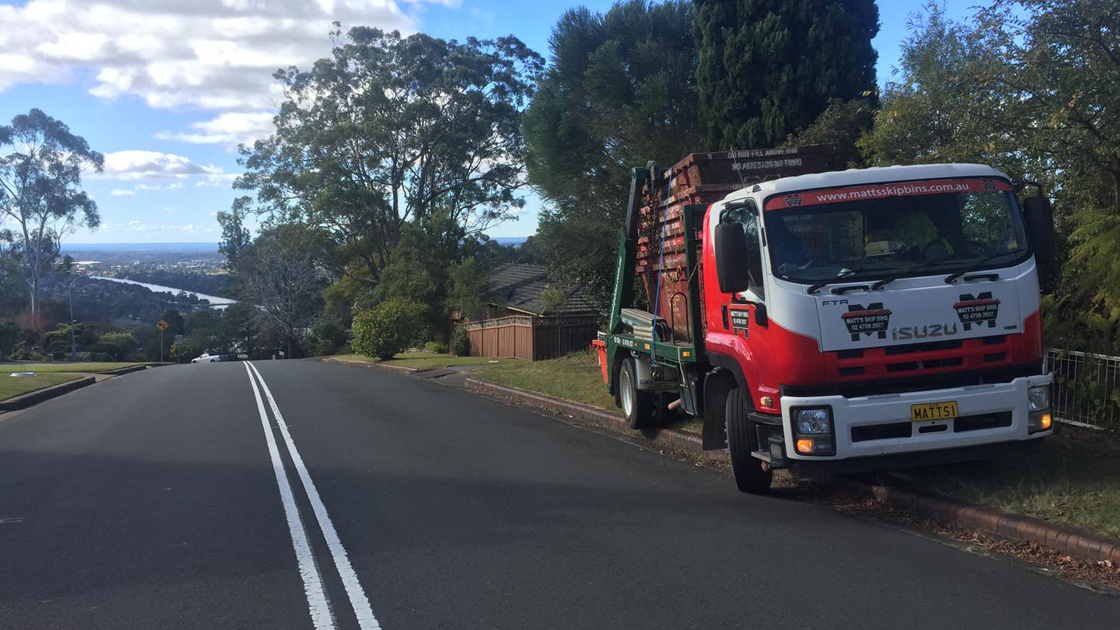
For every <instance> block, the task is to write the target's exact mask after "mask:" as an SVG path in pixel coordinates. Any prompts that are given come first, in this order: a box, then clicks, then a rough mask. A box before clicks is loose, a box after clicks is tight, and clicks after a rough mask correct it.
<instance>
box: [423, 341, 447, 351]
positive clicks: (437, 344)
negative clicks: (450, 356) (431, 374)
mask: <svg viewBox="0 0 1120 630" xmlns="http://www.w3.org/2000/svg"><path fill="white" fill-rule="evenodd" d="M424 352H431V353H433V354H447V344H445V343H443V342H442V341H429V342H428V343H425V344H424Z"/></svg>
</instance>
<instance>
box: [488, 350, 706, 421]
mask: <svg viewBox="0 0 1120 630" xmlns="http://www.w3.org/2000/svg"><path fill="white" fill-rule="evenodd" d="M471 376H474V377H475V378H477V379H479V380H482V381H489V382H491V383H497V384H499V385H509V386H510V387H517V388H519V389H524V390H528V391H532V392H538V393H541V394H547V395H549V396H555V397H556V398H563V399H565V400H571V401H573V402H578V403H583V404H585V405H591V406H592V407H598V408H600V409H605V410H607V411H613V412H616V413H622V412H621V411H620V410H619V409H618V407H617V406H615V404H614V396H611V395H610V394H608V393H607V389H606V387H605V386H604V385H603V373H602V372H601V371H600V370H599V361H598V358H597V357H596V356H595V354H594V353H592V352H591V351H590V350H585V351H582V352H573V353H571V354H569V355H567V356H564V357H561V358H559V359H551V360H548V361H534V362H532V363H515V364H505V365H487V366H484V367H481V368H479V369H477V370H475V371H473V372H471ZM678 417H679V418H680V419H679V420H677V421H675V422H672V423H670V424H668V425H666V426H667V427H669V428H674V429H681V430H683V431H689V432H692V433H700V431H701V429H702V428H703V426H704V423H703V421H702V420H700V419H699V418H693V417H691V416H687V415H685V414H683V413H682V414H679V416H678Z"/></svg>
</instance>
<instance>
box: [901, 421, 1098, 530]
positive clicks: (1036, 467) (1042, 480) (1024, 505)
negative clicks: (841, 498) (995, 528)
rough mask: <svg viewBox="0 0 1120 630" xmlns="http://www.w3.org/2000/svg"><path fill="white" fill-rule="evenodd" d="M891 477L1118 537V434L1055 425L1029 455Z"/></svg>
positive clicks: (922, 487) (914, 471)
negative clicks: (1040, 447) (1040, 444)
mask: <svg viewBox="0 0 1120 630" xmlns="http://www.w3.org/2000/svg"><path fill="white" fill-rule="evenodd" d="M895 476H896V477H898V478H900V479H902V480H904V481H906V482H908V483H909V484H911V485H912V486H914V487H916V488H918V489H925V490H930V491H933V492H938V493H941V494H944V495H947V496H951V497H956V498H959V499H964V500H966V501H972V502H975V503H980V504H982V505H987V506H991V507H995V508H1000V509H1002V510H1006V511H1008V512H1015V513H1018V514H1026V515H1029V516H1034V517H1037V518H1041V519H1044V520H1047V521H1051V522H1053V523H1062V524H1067V525H1072V526H1074V527H1080V528H1082V529H1086V530H1088V531H1091V532H1094V533H1096V534H1099V535H1102V536H1108V537H1109V538H1116V539H1120V434H1116V433H1105V432H1101V431H1089V430H1086V429H1078V428H1077V427H1069V426H1066V425H1059V426H1058V429H1057V430H1056V431H1055V435H1052V436H1050V437H1048V438H1044V441H1043V444H1042V450H1041V451H1040V452H1038V453H1036V454H1033V455H1027V456H1019V457H1011V458H1007V459H1000V460H990V461H981V462H970V463H966V464H956V465H951V466H938V467H930V468H919V469H915V470H912V471H904V472H898V473H895Z"/></svg>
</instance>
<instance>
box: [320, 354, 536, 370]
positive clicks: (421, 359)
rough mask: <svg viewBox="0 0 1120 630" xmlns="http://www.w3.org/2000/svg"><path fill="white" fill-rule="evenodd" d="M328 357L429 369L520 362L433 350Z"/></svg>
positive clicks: (518, 361) (519, 363)
mask: <svg viewBox="0 0 1120 630" xmlns="http://www.w3.org/2000/svg"><path fill="white" fill-rule="evenodd" d="M330 358H331V359H337V360H339V361H362V362H366V363H384V364H385V365H402V366H405V367H410V368H416V369H418V370H431V369H436V368H445V367H450V366H453V365H488V364H490V363H491V362H492V361H497V362H498V364H504V363H517V364H518V365H521V364H522V362H521V361H520V360H519V359H492V358H490V357H457V356H455V355H451V354H438V353H435V352H402V353H400V354H398V355H396V356H395V357H393V358H392V359H390V360H388V361H382V360H381V359H371V358H370V357H367V356H363V355H360V354H338V355H335V356H333V357H330Z"/></svg>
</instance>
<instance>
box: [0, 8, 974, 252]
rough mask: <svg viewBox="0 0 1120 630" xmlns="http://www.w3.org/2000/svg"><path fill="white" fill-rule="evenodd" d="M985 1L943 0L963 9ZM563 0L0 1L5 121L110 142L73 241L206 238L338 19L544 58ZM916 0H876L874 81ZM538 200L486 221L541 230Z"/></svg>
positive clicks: (506, 232)
mask: <svg viewBox="0 0 1120 630" xmlns="http://www.w3.org/2000/svg"><path fill="white" fill-rule="evenodd" d="M979 2H980V0H951V1H949V2H947V3H946V4H947V8H948V10H949V13H950V15H952V16H954V17H963V16H967V15H969V14H970V13H971V11H970V9H969V8H970V7H972V6H974V5H976V4H978V3H979ZM578 4H583V5H585V6H588V7H589V8H591V9H593V10H599V11H602V10H606V9H607V8H609V7H610V6H611V4H613V1H598V0H592V1H588V2H584V3H575V2H571V1H557V0H536V1H534V2H528V3H526V2H521V1H515V0H345V1H342V0H97V2H96V3H94V2H91V1H90V0H24V1H16V2H13V1H11V0H0V121H5V122H6V121H9V120H11V118H12V116H14V115H16V114H19V113H26V112H27V110H28V109H30V108H32V107H38V108H40V109H42V110H44V111H45V112H46V113H48V114H49V115H51V116H54V117H55V118H59V119H61V120H63V121H64V122H66V123H67V124H68V125H69V126H70V128H71V130H73V131H74V132H76V133H78V134H80V135H82V136H84V137H85V138H86V139H87V140H88V141H89V143H90V145H91V146H92V147H93V148H94V149H96V150H98V151H101V152H102V153H105V154H106V156H107V164H108V167H107V169H106V172H105V173H104V174H102V175H100V176H96V177H91V178H88V179H87V180H86V182H85V188H86V190H87V191H88V192H89V193H90V194H91V195H92V196H93V197H94V199H96V201H97V203H98V206H99V208H100V211H101V217H102V222H103V227H102V228H101V229H99V230H97V231H96V232H93V233H90V232H89V231H88V230H83V231H80V232H78V233H75V234H73V235H71V236H70V237H69V238H68V239H67V241H68V242H71V243H123V242H134V243H135V242H188V241H194V242H215V241H217V240H218V238H219V232H218V227H217V223H216V222H215V219H214V213H216V212H217V211H219V210H224V209H226V208H228V207H229V204H230V201H231V200H232V199H233V198H234V196H235V195H236V193H235V191H233V190H231V188H230V181H231V180H232V178H233V177H234V176H235V175H236V174H237V173H238V172H239V169H238V166H237V152H236V149H235V147H236V144H237V142H239V141H245V140H251V139H252V138H254V137H259V136H260V135H261V134H265V133H267V128H268V119H269V116H270V113H269V112H270V111H271V108H273V107H274V106H275V105H276V103H277V102H278V99H277V96H276V94H275V91H274V87H273V86H272V81H271V79H270V75H271V73H272V71H273V70H274V69H275V68H277V67H280V66H282V65H287V64H289V63H295V64H297V65H301V66H306V65H308V62H310V61H313V60H314V59H316V58H318V57H321V56H324V55H325V54H326V53H327V52H328V51H329V41H328V39H327V36H326V33H327V31H328V30H329V24H330V22H331V21H333V20H339V21H341V22H342V23H343V25H344V26H353V25H356V24H368V25H371V26H380V27H382V28H397V29H400V30H402V31H406V32H410V31H417V30H419V31H424V32H426V33H429V34H432V35H435V36H437V37H443V38H456V39H463V38H465V37H467V36H471V35H473V36H476V37H480V38H488V37H494V36H499V35H506V34H511V33H512V34H513V35H515V36H517V37H519V38H520V39H521V40H522V41H524V42H525V43H526V44H528V45H529V46H530V47H531V48H533V49H534V50H536V51H537V52H540V53H541V54H543V55H545V56H546V57H547V55H548V37H549V34H550V32H551V28H552V25H553V24H554V23H555V22H556V19H557V18H558V17H559V16H560V14H561V13H563V12H564V11H565V10H566V9H568V8H570V7H573V6H578ZM925 4H926V2H925V0H886V1H884V0H880V2H879V12H880V23H881V28H880V32H879V35H878V37H876V39H875V40H874V42H873V44H874V46H875V48H876V50H877V51H878V52H879V64H878V77H879V82H880V83H883V82H884V81H886V80H889V78H890V76H891V70H892V68H893V67H894V66H895V65H896V64H897V59H898V47H899V44H900V42H901V41H902V40H903V39H904V38H905V37H906V34H907V31H906V23H907V19H908V16H909V15H910V14H912V13H913V12H915V11H919V10H921V9H922V8H923V7H924V6H925ZM539 206H540V201H539V200H538V199H537V198H536V197H535V196H530V199H529V203H528V206H527V208H526V210H525V211H524V212H522V213H521V214H520V216H518V217H517V220H513V221H509V222H506V223H504V224H502V225H500V226H498V227H496V228H494V229H492V230H491V231H490V234H491V235H493V236H525V235H529V234H532V233H533V232H534V231H535V230H536V210H537V208H539Z"/></svg>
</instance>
